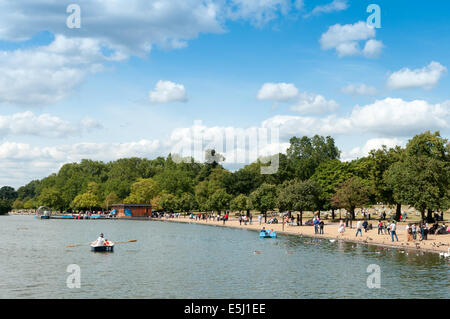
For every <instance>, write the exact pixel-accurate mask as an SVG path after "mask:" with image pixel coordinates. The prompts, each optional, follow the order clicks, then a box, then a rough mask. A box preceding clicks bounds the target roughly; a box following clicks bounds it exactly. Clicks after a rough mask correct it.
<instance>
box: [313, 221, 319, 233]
mask: <svg viewBox="0 0 450 319" xmlns="http://www.w3.org/2000/svg"><path fill="white" fill-rule="evenodd" d="M314 233H315V234H316V235H317V234H318V233H319V218H318V217H314Z"/></svg>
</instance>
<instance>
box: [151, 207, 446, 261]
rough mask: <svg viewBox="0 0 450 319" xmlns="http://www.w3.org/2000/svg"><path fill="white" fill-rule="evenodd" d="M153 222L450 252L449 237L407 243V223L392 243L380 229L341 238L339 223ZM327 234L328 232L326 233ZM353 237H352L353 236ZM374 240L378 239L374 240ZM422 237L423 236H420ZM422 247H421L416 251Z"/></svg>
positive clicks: (352, 231) (183, 219)
mask: <svg viewBox="0 0 450 319" xmlns="http://www.w3.org/2000/svg"><path fill="white" fill-rule="evenodd" d="M150 220H154V221H162V222H165V221H168V222H178V223H189V224H198V225H206V226H220V227H229V228H239V229H247V230H254V231H257V232H259V230H260V229H261V227H266V229H273V230H274V231H276V232H277V233H278V234H282V235H293V236H305V237H311V238H323V239H335V240H342V241H346V242H352V243H362V244H367V245H372V246H380V247H386V248H396V249H404V250H412V251H415V252H420V251H422V252H430V253H436V254H439V253H442V252H448V251H449V250H450V235H428V239H427V240H424V241H419V240H416V241H411V242H408V241H406V231H405V230H404V226H405V225H406V224H403V223H401V224H400V223H399V225H398V227H399V228H398V230H397V236H398V239H399V241H398V242H397V241H395V242H392V241H391V236H390V235H387V234H386V235H385V234H383V235H381V234H380V235H378V229H377V228H373V229H372V230H369V231H368V232H367V233H365V232H364V231H363V234H362V237H361V236H360V237H354V236H355V233H356V228H350V227H347V228H346V230H345V233H344V235H340V234H338V232H337V229H338V224H337V223H331V224H325V227H324V234H323V235H320V234H314V227H313V226H305V225H303V226H288V225H286V224H285V225H284V231H283V230H282V224H264V222H262V223H261V225H259V223H258V222H257V221H256V222H253V224H252V225H249V224H247V225H244V223H242V225H239V222H238V221H237V220H228V221H227V222H226V223H225V225H224V224H223V221H220V222H217V221H212V220H209V221H204V220H197V221H196V220H195V219H189V218H188V217H184V216H180V217H178V218H150ZM327 231H328V232H327ZM352 236H353V237H352ZM372 237H375V238H372ZM417 237H418V238H419V237H420V235H419V234H417ZM417 247H419V248H417Z"/></svg>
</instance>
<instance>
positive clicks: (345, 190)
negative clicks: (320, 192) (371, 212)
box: [332, 176, 370, 219]
mask: <svg viewBox="0 0 450 319" xmlns="http://www.w3.org/2000/svg"><path fill="white" fill-rule="evenodd" d="M369 194H370V192H369V187H368V186H367V185H365V183H364V181H363V180H362V179H361V178H360V177H356V176H354V177H352V178H349V179H348V180H347V181H345V182H343V183H342V184H341V185H340V186H339V188H338V189H337V190H336V193H335V194H334V196H333V198H332V202H333V205H334V206H335V207H340V208H345V209H346V210H347V211H349V212H350V215H351V217H352V219H355V208H356V207H363V206H364V205H366V204H367V203H369Z"/></svg>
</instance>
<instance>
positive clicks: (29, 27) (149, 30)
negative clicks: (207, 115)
mask: <svg viewBox="0 0 450 319" xmlns="http://www.w3.org/2000/svg"><path fill="white" fill-rule="evenodd" d="M301 2H302V1H299V0H297V1H295V2H293V1H292V0H264V1H261V0H230V1H224V0H170V1H167V0H130V1H105V0H78V1H76V2H74V3H76V4H77V5H79V6H80V8H81V28H80V29H69V28H68V27H67V26H66V19H67V17H68V16H69V13H66V8H67V6H68V4H70V2H66V1H60V0H21V1H0V39H2V40H7V41H22V40H26V39H29V38H30V37H32V36H33V35H34V34H36V32H39V31H42V30H47V31H49V32H51V33H54V34H64V35H66V36H68V37H72V36H75V37H85V36H88V37H89V38H93V39H96V40H98V41H101V43H102V45H103V46H105V47H108V48H110V49H113V50H115V51H119V52H121V54H124V55H130V54H132V55H140V56H142V55H145V54H146V53H148V52H149V51H150V50H151V48H152V47H153V46H155V45H156V46H160V47H164V48H180V47H184V46H186V45H187V41H189V40H192V39H195V38H197V37H198V36H199V34H202V33H223V32H225V28H224V24H225V21H226V20H227V19H233V20H237V19H240V20H246V21H250V22H251V23H253V24H255V25H262V24H264V23H267V22H269V21H271V20H272V19H274V18H275V17H277V16H280V15H287V14H289V13H290V12H291V11H292V10H295V9H297V10H298V9H299V8H301V6H300V4H301Z"/></svg>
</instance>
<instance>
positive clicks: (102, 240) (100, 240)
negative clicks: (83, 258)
mask: <svg viewBox="0 0 450 319" xmlns="http://www.w3.org/2000/svg"><path fill="white" fill-rule="evenodd" d="M92 244H93V245H94V246H104V245H105V238H104V237H103V233H101V234H100V236H99V237H98V238H97V240H96V241H94V242H93V243H92Z"/></svg>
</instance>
